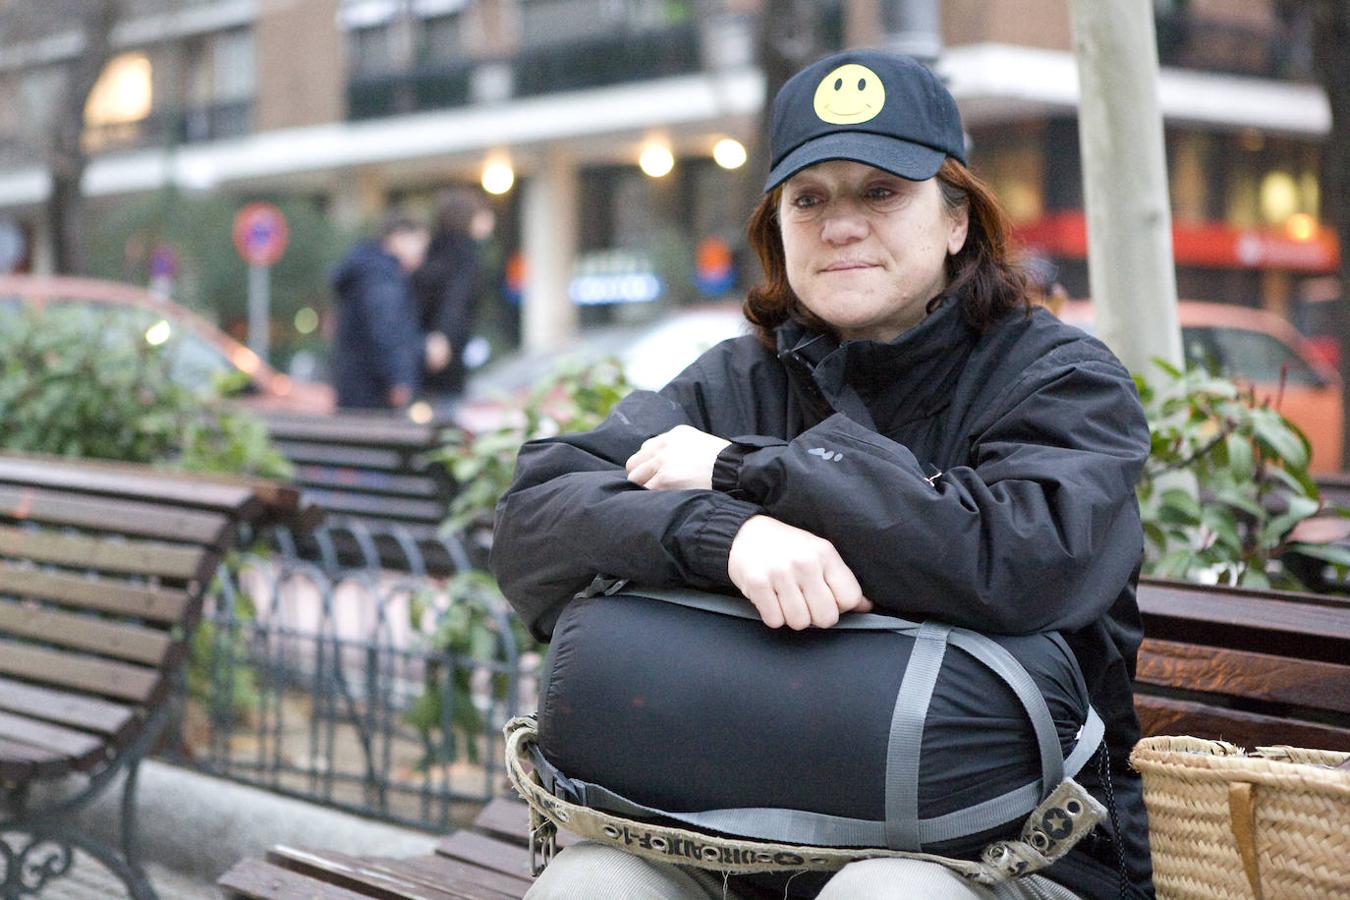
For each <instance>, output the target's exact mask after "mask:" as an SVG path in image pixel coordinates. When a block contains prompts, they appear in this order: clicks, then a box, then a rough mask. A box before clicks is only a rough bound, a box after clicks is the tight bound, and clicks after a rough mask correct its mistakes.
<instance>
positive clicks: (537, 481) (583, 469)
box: [491, 370, 760, 639]
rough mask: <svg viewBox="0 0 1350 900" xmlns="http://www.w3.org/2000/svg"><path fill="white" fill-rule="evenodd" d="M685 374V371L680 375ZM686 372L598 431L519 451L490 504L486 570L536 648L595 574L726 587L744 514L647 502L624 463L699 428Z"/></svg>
mask: <svg viewBox="0 0 1350 900" xmlns="http://www.w3.org/2000/svg"><path fill="white" fill-rule="evenodd" d="M691 371H692V370H691ZM693 377H694V376H693V375H691V374H690V373H689V372H686V374H685V375H682V376H681V377H680V378H679V379H677V380H676V381H675V382H672V383H671V384H670V385H668V386H667V387H666V388H664V389H662V391H661V392H660V393H659V394H657V393H651V392H648V391H637V392H634V393H632V394H630V395H629V396H628V397H626V398H625V399H624V400H623V401H622V402H621V403H620V404H619V405H618V406H617V407H616V408H615V410H614V412H613V413H611V414H610V416H609V418H607V419H606V420H605V421H604V423H602V424H601V425H600V427H598V428H596V429H595V430H593V431H588V432H583V433H580V434H568V435H561V436H558V437H553V438H546V439H543V440H536V441H530V442H529V443H527V444H525V446H523V447H522V448H521V450H520V455H519V457H518V459H517V463H516V474H515V480H514V482H513V483H512V485H511V487H510V488H509V489H508V490H507V492H506V493H505V494H504V495H503V496H502V499H501V501H500V502H499V503H498V504H497V519H496V527H495V529H494V532H493V543H492V558H491V566H492V571H493V574H495V575H496V576H497V581H498V583H499V584H500V585H501V588H502V592H503V593H504V594H505V595H506V598H507V600H509V601H510V602H511V605H512V606H513V607H515V609H516V611H517V612H518V613H520V615H521V617H522V618H523V619H524V620H525V622H526V624H527V625H529V626H530V630H531V631H532V632H533V633H534V634H535V635H536V636H537V637H540V638H541V639H547V638H548V636H549V635H550V634H551V633H552V631H553V625H554V623H555V622H556V621H557V618H558V615H559V613H561V611H562V608H563V606H564V605H565V604H566V602H567V601H568V600H569V599H570V598H571V597H572V596H573V595H574V594H575V593H576V592H577V591H579V590H581V589H582V588H584V587H586V585H587V584H589V583H590V581H591V580H592V579H593V578H594V577H595V576H596V575H598V574H604V575H608V576H613V577H618V578H632V579H635V580H639V581H642V582H643V583H645V584H650V585H653V586H673V585H690V586H695V587H702V588H707V589H711V590H719V589H720V590H725V589H728V588H730V587H731V582H730V579H729V578H728V576H727V554H728V553H729V551H730V548H731V541H732V539H733V538H734V537H735V536H736V532H737V531H739V530H740V527H741V525H742V524H743V523H744V522H745V520H746V519H748V518H750V517H751V516H752V515H754V514H756V513H757V512H759V511H760V510H759V508H758V507H757V506H756V505H755V504H752V503H747V502H745V501H743V500H737V499H733V498H732V497H730V496H728V495H727V494H724V493H719V492H717V491H710V490H702V491H700V490H685V491H650V490H647V489H646V488H643V487H642V486H640V485H637V484H634V483H632V482H630V481H629V480H628V478H627V474H626V472H625V471H624V463H625V462H626V461H627V459H628V457H629V456H631V455H633V454H634V453H636V452H637V450H638V448H639V447H640V446H641V445H642V442H643V441H645V440H647V439H648V438H651V437H655V436H656V435H658V434H661V433H663V432H665V431H668V430H670V429H671V428H674V427H675V426H676V425H682V424H688V425H693V426H694V427H701V428H706V427H707V425H706V423H705V422H703V421H701V417H700V416H699V414H698V411H697V409H696V408H694V407H692V406H690V407H686V406H684V405H682V403H681V402H680V401H681V400H683V399H684V398H686V397H688V396H690V387H691V385H690V380H691V379H692V378H693Z"/></svg>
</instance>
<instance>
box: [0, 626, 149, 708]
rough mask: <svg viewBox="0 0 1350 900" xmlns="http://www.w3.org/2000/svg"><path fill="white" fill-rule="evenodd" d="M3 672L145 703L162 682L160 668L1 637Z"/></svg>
mask: <svg viewBox="0 0 1350 900" xmlns="http://www.w3.org/2000/svg"><path fill="white" fill-rule="evenodd" d="M0 674H5V675H14V676H17V677H19V678H26V679H28V680H30V681H37V682H41V683H43V684H48V685H52V686H54V687H62V688H74V689H76V690H81V691H88V692H89V693H91V694H100V695H104V696H108V697H116V698H117V699H119V700H135V701H137V702H138V703H145V702H146V701H148V700H149V699H150V698H151V696H153V695H154V693H155V689H156V687H158V685H159V682H160V672H159V670H157V669H147V668H145V667H143V666H136V665H132V664H131V663H123V662H113V661H111V660H103V659H95V658H94V657H92V656H83V655H80V654H76V653H67V652H63V651H60V650H51V649H48V648H46V647H33V646H30V645H28V644H20V643H16V642H14V641H7V640H0Z"/></svg>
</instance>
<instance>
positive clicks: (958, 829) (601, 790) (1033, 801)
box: [530, 708, 1105, 847]
mask: <svg viewBox="0 0 1350 900" xmlns="http://www.w3.org/2000/svg"><path fill="white" fill-rule="evenodd" d="M1104 733H1105V726H1104V724H1103V723H1102V720H1101V718H1100V717H1099V716H1098V715H1097V712H1096V710H1093V709H1090V708H1089V710H1088V719H1087V722H1086V723H1085V724H1084V725H1083V728H1082V730H1081V731H1080V732H1079V735H1078V741H1077V743H1076V744H1075V745H1074V749H1073V751H1072V753H1070V754H1069V757H1068V759H1067V760H1066V761H1065V770H1066V771H1067V772H1070V773H1076V772H1077V771H1078V770H1079V769H1081V768H1082V767H1083V766H1084V765H1085V764H1086V763H1087V761H1088V760H1089V759H1090V758H1091V757H1092V754H1093V753H1094V752H1095V751H1096V749H1097V746H1098V745H1099V744H1100V743H1101V740H1102V735H1103V734H1104ZM530 754H531V761H532V762H533V763H534V767H535V771H537V772H538V773H539V776H540V780H541V781H542V782H543V783H544V786H545V787H546V788H547V789H548V790H549V791H550V792H552V793H554V794H556V795H557V796H559V797H561V798H563V799H564V800H568V801H570V802H573V803H579V804H581V805H582V806H590V807H593V808H595V809H600V810H604V811H606V812H610V813H614V814H615V815H620V816H629V817H636V818H643V817H658V818H663V819H672V820H674V821H677V822H683V823H685V824H687V825H693V826H694V827H696V828H703V829H706V830H709V831H720V832H722V833H724V834H733V835H738V836H740V837H747V838H754V839H756V840H763V841H782V842H786V843H791V844H813V845H816V846H819V847H885V846H886V839H887V837H886V822H881V821H876V820H873V819H853V818H848V817H845V816H832V815H827V814H825V813H815V812H807V811H805V810H799V809H779V808H773V807H738V808H735V809H709V810H701V811H698V812H673V811H671V810H665V809H658V808H656V807H652V806H644V805H643V804H641V803H638V802H636V801H634V800H631V799H629V798H628V797H625V796H623V795H622V794H618V793H615V792H614V791H611V790H609V789H608V788H606V787H603V786H602V785H598V784H594V783H593V782H589V781H582V780H581V779H578V778H568V777H567V776H566V775H564V774H563V773H562V772H560V771H558V769H557V768H556V767H555V766H554V765H553V764H552V763H550V762H549V761H548V760H547V759H545V758H544V756H543V754H542V753H540V752H539V747H538V745H532V746H531V748H530ZM1039 796H1040V784H1039V783H1038V782H1032V783H1030V784H1027V785H1023V786H1022V787H1020V788H1017V789H1016V790H1013V791H1009V792H1008V793H1006V794H1003V795H1002V796H999V797H995V798H993V799H992V800H986V801H984V802H983V803H979V804H976V805H975V806H969V807H966V808H965V809H960V810H957V811H955V812H951V813H947V814H946V815H942V816H935V817H933V818H930V819H920V820H919V828H918V832H919V843H920V844H921V845H923V844H935V843H938V842H940V841H945V840H950V839H951V838H954V837H958V836H960V835H965V834H974V833H976V832H978V831H983V830H985V829H987V828H994V827H997V826H1000V825H1004V824H1007V823H1008V822H1014V821H1016V820H1017V819H1019V818H1025V817H1026V816H1027V815H1028V814H1029V813H1030V812H1031V811H1032V810H1033V809H1035V808H1036V805H1037V804H1038V803H1039V802H1040V801H1039V800H1038V799H1037V798H1038V797H1039Z"/></svg>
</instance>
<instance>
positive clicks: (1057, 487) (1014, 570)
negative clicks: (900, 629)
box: [732, 356, 1149, 634]
mask: <svg viewBox="0 0 1350 900" xmlns="http://www.w3.org/2000/svg"><path fill="white" fill-rule="evenodd" d="M1043 362H1045V361H1043ZM972 434H973V435H974V442H973V445H972V452H971V454H970V460H971V463H972V464H971V465H969V466H960V467H956V468H952V469H949V470H947V471H946V472H943V473H941V475H939V476H937V477H933V476H934V471H930V472H925V471H924V470H923V469H922V468H921V467H920V465H919V462H918V461H917V460H916V459H915V457H914V454H913V453H911V452H910V451H909V450H908V449H907V448H906V447H904V446H903V445H901V444H899V443H896V442H895V441H891V440H888V439H887V438H885V437H883V436H881V435H879V434H877V433H875V432H873V431H871V430H869V429H867V428H865V427H863V426H861V425H858V424H857V423H855V422H853V421H852V420H851V419H849V418H847V417H846V416H844V415H842V414H836V415H834V416H831V417H830V418H828V419H826V420H825V421H824V422H821V423H820V424H819V425H817V426H816V427H814V428H812V429H810V430H808V431H806V432H804V433H802V434H801V435H800V436H798V437H797V438H796V439H794V440H792V441H790V442H787V443H784V444H780V445H777V446H767V447H761V448H757V449H756V448H753V447H751V448H745V452H744V455H743V457H742V459H741V463H740V467H739V471H738V472H737V473H736V476H735V477H736V489H735V490H734V491H733V492H732V493H733V495H734V496H741V497H744V498H746V499H748V500H750V501H751V502H755V503H759V504H761V505H762V506H763V508H764V511H765V512H766V513H767V514H768V515H771V516H774V517H775V518H778V519H781V520H782V521H784V522H787V523H789V524H791V525H795V526H797V527H799V528H803V529H805V530H807V531H810V532H812V533H814V534H817V535H819V536H820V537H823V538H825V539H827V540H829V541H831V542H832V543H833V544H834V545H835V547H836V548H837V549H838V550H839V553H840V555H841V556H842V557H843V559H844V561H845V562H847V563H848V565H849V567H850V568H851V569H852V570H853V572H854V574H855V575H857V577H858V580H859V583H860V584H861V585H862V588H863V592H864V594H865V595H866V596H867V597H868V598H869V599H871V600H872V601H873V602H874V603H876V604H877V606H878V607H879V608H880V609H883V610H887V611H889V612H892V613H895V614H897V615H904V616H907V617H911V618H925V617H930V616H931V617H934V618H937V619H941V620H943V621H946V622H950V623H952V624H954V625H960V626H965V627H969V628H974V629H978V630H980V631H985V632H994V633H1004V634H1022V633H1031V632H1036V631H1043V630H1074V629H1076V628H1079V627H1082V626H1084V625H1086V624H1088V623H1089V622H1091V621H1093V620H1094V619H1096V618H1098V617H1099V616H1101V615H1103V614H1105V612H1106V611H1107V609H1108V608H1109V607H1110V605H1111V603H1112V602H1113V601H1114V600H1115V598H1116V596H1117V595H1118V594H1119V593H1120V590H1121V588H1122V587H1124V586H1125V585H1126V584H1127V583H1128V581H1129V579H1130V577H1131V576H1132V575H1133V573H1134V570H1135V567H1136V565H1137V564H1138V562H1139V560H1140V558H1141V555H1142V553H1143V534H1142V531H1141V528H1140V524H1139V514H1138V506H1137V501H1136V500H1135V495H1134V485H1135V482H1136V480H1137V479H1138V476H1139V473H1140V471H1141V469H1142V466H1143V463H1144V459H1145V458H1146V456H1147V455H1148V450H1149V433H1148V426H1147V423H1146V422H1145V420H1144V417H1143V411H1142V409H1141V407H1140V405H1139V400H1138V395H1137V393H1136V392H1135V387H1134V383H1133V381H1132V380H1131V379H1130V377H1129V374H1128V373H1127V372H1126V371H1125V369H1124V368H1123V367H1122V366H1120V364H1119V363H1117V362H1115V361H1114V360H1107V359H1104V358H1101V357H1100V356H1098V357H1096V358H1089V359H1078V360H1074V361H1071V362H1066V361H1063V360H1061V361H1060V362H1059V363H1058V364H1054V365H1043V364H1038V365H1037V366H1036V367H1035V368H1034V369H1033V371H1031V372H1029V373H1028V374H1027V375H1026V376H1024V377H1023V378H1022V379H1021V381H1019V382H1018V383H1017V384H1015V385H1013V386H1011V388H1010V389H1009V390H1008V391H1007V392H1006V393H1005V395H1004V398H1003V399H1001V400H1000V401H999V402H998V403H996V404H995V407H994V412H992V413H990V414H988V415H987V416H986V417H985V418H984V419H983V421H980V422H977V423H975V427H974V429H973V431H972Z"/></svg>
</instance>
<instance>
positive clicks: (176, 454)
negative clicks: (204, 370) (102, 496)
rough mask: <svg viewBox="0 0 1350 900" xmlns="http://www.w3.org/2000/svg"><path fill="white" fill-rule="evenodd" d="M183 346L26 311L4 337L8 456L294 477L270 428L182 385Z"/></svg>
mask: <svg viewBox="0 0 1350 900" xmlns="http://www.w3.org/2000/svg"><path fill="white" fill-rule="evenodd" d="M177 350H178V345H177V343H176V342H175V341H173V340H169V341H167V342H165V343H162V344H157V345H156V344H151V343H150V342H149V341H147V340H146V338H145V336H144V335H143V334H141V333H139V332H138V331H136V330H135V329H133V328H132V327H130V325H129V324H128V323H126V322H125V321H121V320H116V319H112V318H109V317H104V316H100V315H97V314H93V313H91V312H90V311H88V310H86V309H53V310H49V311H46V312H37V311H35V310H31V309H30V310H26V311H25V312H24V313H23V314H21V315H17V316H13V317H7V318H6V327H5V328H4V329H3V330H0V423H3V425H0V447H3V448H5V449H9V450H22V451H28V452H34V453H51V454H56V455H59V456H70V457H90V458H95V459H113V460H122V461H125V462H139V463H152V464H157V465H165V466H172V467H174V468H180V469H186V470H189V471H195V472H215V473H231V474H249V475H260V476H264V477H284V476H286V475H289V474H290V465H289V463H287V462H286V460H285V458H283V457H282V456H281V454H280V453H279V452H277V450H276V448H275V447H273V446H272V444H271V442H270V441H269V440H268V438H267V432H266V430H265V428H264V426H263V424H262V423H261V422H260V421H259V420H258V419H257V418H256V417H254V416H252V415H250V414H249V413H247V412H245V411H243V410H239V409H236V408H232V407H230V406H229V405H228V404H226V403H225V402H224V393H225V392H227V391H229V390H231V389H237V388H238V387H239V386H240V385H239V384H237V383H235V384H231V383H229V382H222V383H220V384H218V385H216V386H214V387H213V389H212V390H208V391H205V392H202V393H197V392H194V391H192V390H190V389H188V388H187V387H185V386H184V385H182V384H180V383H179V382H178V381H176V380H175V378H174V365H175V360H176V354H177Z"/></svg>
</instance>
